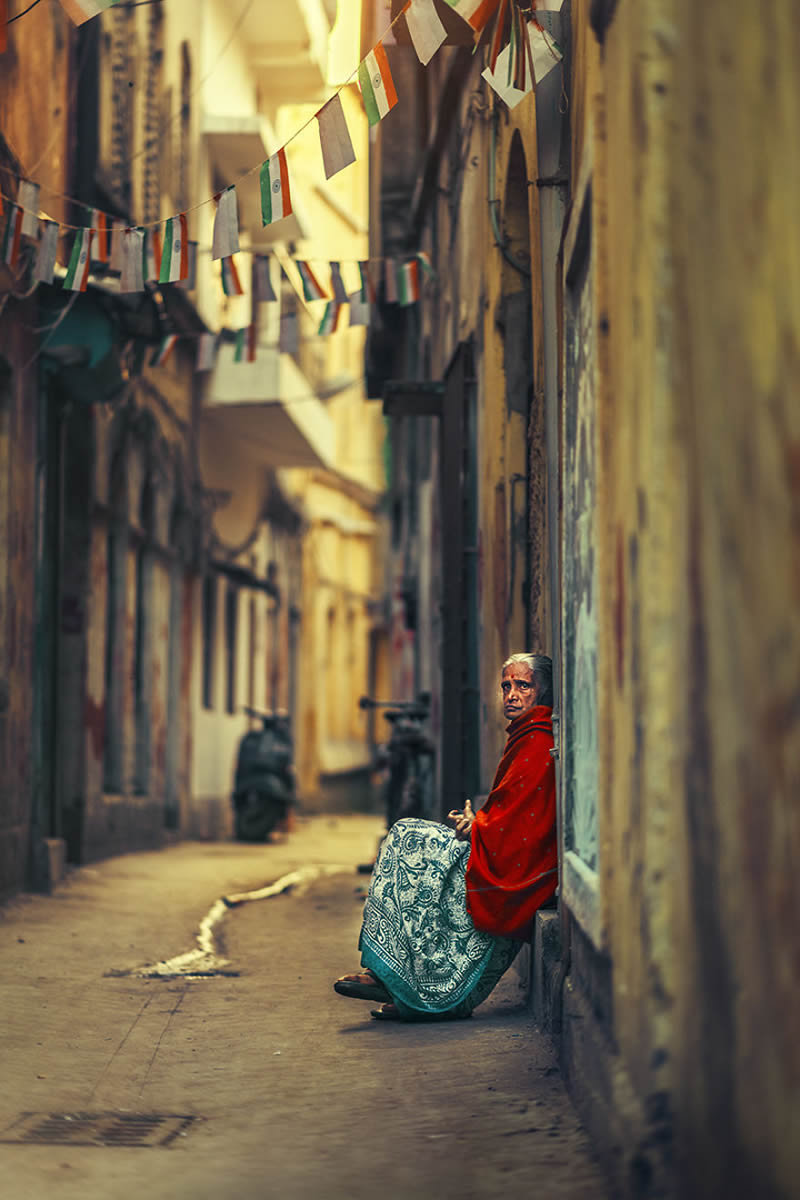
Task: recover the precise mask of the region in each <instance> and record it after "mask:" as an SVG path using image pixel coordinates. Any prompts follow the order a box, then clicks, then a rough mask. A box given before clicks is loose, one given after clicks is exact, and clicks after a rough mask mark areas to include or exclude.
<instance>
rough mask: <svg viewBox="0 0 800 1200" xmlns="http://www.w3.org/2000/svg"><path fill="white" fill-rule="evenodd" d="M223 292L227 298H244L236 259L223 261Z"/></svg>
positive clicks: (224, 259)
mask: <svg viewBox="0 0 800 1200" xmlns="http://www.w3.org/2000/svg"><path fill="white" fill-rule="evenodd" d="M222 290H223V292H224V293H225V295H226V296H243V295H244V288H243V287H242V281H241V279H240V278H239V271H238V269H237V266H236V263H235V261H234V259H233V258H232V257H231V258H223V260H222Z"/></svg>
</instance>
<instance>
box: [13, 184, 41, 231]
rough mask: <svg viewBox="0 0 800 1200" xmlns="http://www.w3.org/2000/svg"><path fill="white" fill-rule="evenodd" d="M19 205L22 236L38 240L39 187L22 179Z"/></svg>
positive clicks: (18, 196)
mask: <svg viewBox="0 0 800 1200" xmlns="http://www.w3.org/2000/svg"><path fill="white" fill-rule="evenodd" d="M17 204H18V205H19V207H20V208H21V209H22V230H21V232H22V236H23V237H29V238H34V239H35V238H36V236H37V235H38V233H39V185H38V183H31V182H30V181H29V180H28V179H21V180H20V184H19V191H18V192H17Z"/></svg>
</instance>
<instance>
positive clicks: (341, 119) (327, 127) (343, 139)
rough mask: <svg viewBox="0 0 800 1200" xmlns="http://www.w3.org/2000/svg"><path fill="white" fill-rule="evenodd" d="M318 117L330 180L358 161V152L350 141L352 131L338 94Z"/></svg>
mask: <svg viewBox="0 0 800 1200" xmlns="http://www.w3.org/2000/svg"><path fill="white" fill-rule="evenodd" d="M316 117H317V124H318V125H319V144H320V147H321V149H322V162H323V165H324V167H325V178H326V179H330V178H331V176H332V175H336V174H337V172H339V171H341V170H342V169H343V168H344V167H349V166H350V164H351V163H354V162H355V161H356V152H355V150H354V149H353V143H352V142H351V140H350V131H349V130H348V128H347V121H346V120H345V115H344V109H343V108H342V102H341V100H340V99H339V94H338V92H337V94H336V95H335V96H333V97H332V98H331V99H330V100H329V101H328V103H327V104H326V105H325V106H324V108H321V109H320V110H319V112H318V113H317V114H316Z"/></svg>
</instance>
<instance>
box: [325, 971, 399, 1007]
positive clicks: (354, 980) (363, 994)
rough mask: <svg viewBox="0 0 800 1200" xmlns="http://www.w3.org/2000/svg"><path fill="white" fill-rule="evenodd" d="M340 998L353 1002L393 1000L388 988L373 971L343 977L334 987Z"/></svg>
mask: <svg viewBox="0 0 800 1200" xmlns="http://www.w3.org/2000/svg"><path fill="white" fill-rule="evenodd" d="M333 990H334V991H335V992H338V993H339V995H340V996H349V997H350V998H351V999H353V1000H391V996H390V995H389V993H388V992H387V990H386V988H385V987H384V986H383V984H382V983H381V981H380V979H378V977H377V975H374V974H373V973H372V971H370V970H366V971H361V972H359V973H357V974H355V975H343V976H342V978H341V979H337V980H336V982H335V983H334V985H333Z"/></svg>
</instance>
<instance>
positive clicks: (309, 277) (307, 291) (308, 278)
mask: <svg viewBox="0 0 800 1200" xmlns="http://www.w3.org/2000/svg"><path fill="white" fill-rule="evenodd" d="M295 263H296V265H297V269H298V271H299V272H300V278H301V279H302V281H303V295H304V297H305V298H306V300H327V298H328V297H327V293H326V292H325V289H324V288H323V287H322V285H321V283H320V282H319V280H318V279H317V277H316V275H315V274H314V272H313V271H312V270H311V267H310V266H309V264H308V263H307V262H303V261H302V260H301V259H299V258H298V259H295Z"/></svg>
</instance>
